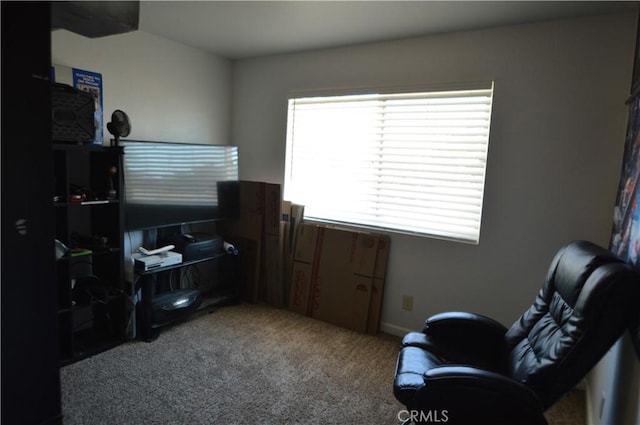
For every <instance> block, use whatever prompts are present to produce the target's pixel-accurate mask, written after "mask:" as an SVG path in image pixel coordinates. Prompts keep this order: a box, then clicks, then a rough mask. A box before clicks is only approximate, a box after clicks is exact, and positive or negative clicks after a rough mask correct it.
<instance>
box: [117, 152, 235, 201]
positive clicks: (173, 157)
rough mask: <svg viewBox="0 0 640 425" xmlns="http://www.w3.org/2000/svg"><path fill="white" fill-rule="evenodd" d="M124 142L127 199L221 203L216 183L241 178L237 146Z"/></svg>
mask: <svg viewBox="0 0 640 425" xmlns="http://www.w3.org/2000/svg"><path fill="white" fill-rule="evenodd" d="M123 145H124V146H125V155H124V162H125V170H126V173H125V174H126V175H125V178H126V188H127V202H131V203H135V204H162V205H192V206H194V205H196V206H197V205H203V206H205V205H218V192H217V187H216V185H215V182H218V181H229V180H237V179H238V171H237V170H238V150H237V148H236V147H235V146H213V145H200V146H199V145H187V144H169V143H129V144H127V143H126V142H125V143H123ZM212 182H213V184H212Z"/></svg>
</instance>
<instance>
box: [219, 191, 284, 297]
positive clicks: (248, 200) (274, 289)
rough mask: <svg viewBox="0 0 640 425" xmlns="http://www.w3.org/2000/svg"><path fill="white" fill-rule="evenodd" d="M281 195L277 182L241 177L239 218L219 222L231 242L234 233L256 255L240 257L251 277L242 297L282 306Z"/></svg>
mask: <svg viewBox="0 0 640 425" xmlns="http://www.w3.org/2000/svg"><path fill="white" fill-rule="evenodd" d="M281 196H282V195H281V189H280V185H279V184H272V183H265V182H256V181H245V180H243V181H240V218H239V219H237V220H228V221H227V222H226V223H224V224H222V225H221V226H220V228H222V229H224V232H225V233H221V234H223V235H224V236H225V238H228V239H229V241H230V242H233V238H234V237H236V238H242V239H243V240H244V241H245V242H247V243H248V246H249V248H250V249H251V252H252V253H253V254H254V255H257V256H258V257H257V258H255V259H250V260H251V261H248V262H247V261H243V267H245V268H246V267H250V268H251V269H252V270H251V271H250V272H245V274H246V276H247V278H248V277H249V276H251V277H252V278H253V281H252V282H251V285H250V286H249V285H248V284H249V282H245V285H246V286H247V287H246V288H245V290H244V291H243V293H244V294H245V296H244V297H243V299H245V300H246V301H249V302H257V301H265V302H267V303H269V304H271V305H274V306H277V307H283V306H284V305H285V298H286V297H285V293H284V291H285V290H284V285H283V278H282V265H283V263H282V245H281V229H280V220H281V203H282V199H281ZM249 241H251V242H250V243H249ZM245 249H246V248H245Z"/></svg>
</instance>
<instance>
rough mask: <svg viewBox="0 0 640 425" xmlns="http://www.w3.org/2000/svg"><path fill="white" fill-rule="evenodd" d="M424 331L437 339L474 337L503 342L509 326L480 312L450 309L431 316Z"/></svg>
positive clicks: (492, 341) (488, 342)
mask: <svg viewBox="0 0 640 425" xmlns="http://www.w3.org/2000/svg"><path fill="white" fill-rule="evenodd" d="M422 332H424V333H425V334H427V335H429V336H431V337H433V338H436V339H458V338H465V339H468V338H472V339H473V340H474V341H477V342H479V343H482V344H494V343H500V344H502V343H503V341H504V336H505V334H506V333H507V328H506V327H505V326H504V325H503V324H502V323H500V322H498V321H496V320H493V319H491V318H490V317H486V316H482V315H480V314H475V313H467V312H462V311H450V312H446V313H440V314H436V315H434V316H431V317H429V318H428V319H427V320H425V322H424V329H423V331H422Z"/></svg>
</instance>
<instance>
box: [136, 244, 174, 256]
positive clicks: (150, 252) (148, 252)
mask: <svg viewBox="0 0 640 425" xmlns="http://www.w3.org/2000/svg"><path fill="white" fill-rule="evenodd" d="M173 248H175V245H167V246H163V247H162V248H157V249H152V250H148V249H146V248H144V247H140V248H138V251H140V252H141V253H143V254H144V255H155V254H160V253H161V252H167V251H171V250H172V249H173Z"/></svg>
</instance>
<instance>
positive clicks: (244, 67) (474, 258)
mask: <svg viewBox="0 0 640 425" xmlns="http://www.w3.org/2000/svg"><path fill="white" fill-rule="evenodd" d="M635 20H636V16H635V14H634V13H629V14H618V15H609V16H602V17H590V18H582V19H576V20H569V21H559V22H551V23H539V24H531V25H521V26H513V27H505V28H497V29H489V30H483V31H474V32H468V33H456V34H449V35H441V36H430V37H424V38H415V39H407V40H403V41H395V42H386V43H377V44H370V45H363V46H354V47H349V48H341V49H331V50H324V51H315V52H306V53H299V54H290V55H282V56H275V57H265V58H255V59H248V60H240V61H237V62H235V63H234V71H233V76H234V78H233V109H232V119H233V124H232V143H233V144H236V145H238V146H239V147H240V155H241V161H240V176H241V178H243V179H261V180H267V181H271V182H274V183H283V181H284V177H283V171H284V156H285V134H286V113H287V102H286V100H287V95H288V94H289V93H290V92H291V91H294V90H310V89H330V88H344V87H350V86H356V87H360V86H397V85H410V84H420V83H441V82H460V81H475V80H495V94H494V108H493V118H492V123H491V136H490V142H489V156H488V169H487V179H486V190H485V204H484V216H483V223H482V230H481V236H480V244H479V245H477V246H474V245H466V244H462V243H455V242H447V241H442V240H435V239H428V238H420V237H415V236H402V235H393V236H392V242H391V254H390V263H389V267H388V272H387V285H386V288H385V293H384V305H383V314H382V322H383V326H384V328H385V329H386V330H387V331H392V332H393V331H395V332H403V330H404V329H418V328H421V326H422V321H423V319H424V318H425V317H426V316H428V315H431V314H433V313H436V312H440V311H443V310H455V309H462V310H470V311H474V312H478V313H482V314H487V315H490V316H492V317H494V318H496V319H498V320H499V321H502V322H503V323H505V324H510V323H512V322H513V321H514V320H515V319H516V318H517V317H518V316H519V315H520V314H521V313H522V312H523V311H524V309H525V308H527V307H528V306H529V305H530V304H531V302H532V300H533V298H534V297H535V295H536V293H537V291H538V290H539V288H540V285H541V283H542V280H543V278H544V276H545V274H546V268H547V267H548V264H549V262H550V260H551V258H552V257H553V255H554V254H555V251H556V250H557V249H558V248H559V247H560V245H561V244H563V243H565V242H568V241H570V240H572V239H588V240H592V241H594V242H596V243H600V244H603V245H605V246H606V245H607V244H608V239H609V235H610V230H611V220H612V211H613V205H614V201H615V195H616V189H617V184H618V177H619V172H620V166H621V157H622V149H623V144H624V136H625V126H626V107H625V101H626V99H627V96H628V94H629V86H630V78H631V73H632V64H633V53H634V42H635ZM318 178H322V176H318ZM402 294H410V295H413V296H414V309H413V311H412V312H406V311H404V310H402V309H401V299H402Z"/></svg>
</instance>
